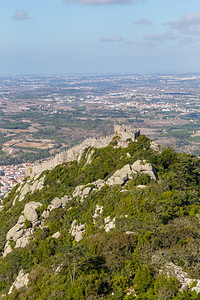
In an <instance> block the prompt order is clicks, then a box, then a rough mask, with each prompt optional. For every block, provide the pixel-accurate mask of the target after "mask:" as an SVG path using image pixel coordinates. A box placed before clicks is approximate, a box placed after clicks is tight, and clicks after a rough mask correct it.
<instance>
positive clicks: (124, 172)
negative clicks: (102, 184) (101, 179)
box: [107, 164, 132, 185]
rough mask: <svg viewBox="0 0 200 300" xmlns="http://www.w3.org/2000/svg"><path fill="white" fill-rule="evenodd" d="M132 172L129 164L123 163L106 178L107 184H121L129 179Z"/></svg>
mask: <svg viewBox="0 0 200 300" xmlns="http://www.w3.org/2000/svg"><path fill="white" fill-rule="evenodd" d="M131 173H132V170H131V167H130V165H129V164H128V165H125V166H124V167H123V168H121V169H120V170H117V171H116V172H115V173H114V174H113V175H112V176H111V177H110V178H109V179H108V180H107V184H108V185H114V184H119V185H123V184H124V183H125V182H126V181H127V180H128V179H130V178H131V177H130V175H131Z"/></svg>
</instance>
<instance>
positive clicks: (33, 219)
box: [3, 201, 42, 257]
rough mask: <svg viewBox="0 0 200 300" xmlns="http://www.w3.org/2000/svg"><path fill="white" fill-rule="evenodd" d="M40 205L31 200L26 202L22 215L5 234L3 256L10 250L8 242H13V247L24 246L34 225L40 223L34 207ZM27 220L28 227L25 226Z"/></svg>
mask: <svg viewBox="0 0 200 300" xmlns="http://www.w3.org/2000/svg"><path fill="white" fill-rule="evenodd" d="M40 206H42V204H41V203H40V202H34V201H31V202H29V203H27V204H26V205H25V207H24V211H23V212H22V215H20V217H19V219H18V221H17V223H16V224H15V225H14V226H13V227H12V228H10V230H9V231H8V233H7V235H6V240H7V242H6V245H5V247H4V253H3V257H5V256H6V255H7V254H8V253H10V252H12V247H11V244H10V242H11V241H13V242H15V245H14V247H15V248H24V247H26V245H27V244H28V243H29V241H30V238H31V237H32V235H33V233H34V231H35V227H36V226H39V225H40V223H41V222H40V221H39V220H38V215H37V212H36V209H37V208H38V207H40ZM26 221H28V222H29V223H30V224H29V225H30V227H29V228H26V226H25V222H26Z"/></svg>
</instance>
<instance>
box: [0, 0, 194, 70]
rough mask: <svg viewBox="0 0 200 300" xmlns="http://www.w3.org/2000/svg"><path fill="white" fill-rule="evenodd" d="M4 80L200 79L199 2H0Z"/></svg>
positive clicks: (46, 0) (102, 0)
mask: <svg viewBox="0 0 200 300" xmlns="http://www.w3.org/2000/svg"><path fill="white" fill-rule="evenodd" d="M0 4H1V9H0V20H1V21H0V22H1V23H0V24H1V30H0V74H2V75H3V74H8V75H9V74H55V73H57V74H59V73H62V74H63V73H65V74H72V73H123V74H125V73H138V72H143V73H155V72H200V0H6V1H5V0H0Z"/></svg>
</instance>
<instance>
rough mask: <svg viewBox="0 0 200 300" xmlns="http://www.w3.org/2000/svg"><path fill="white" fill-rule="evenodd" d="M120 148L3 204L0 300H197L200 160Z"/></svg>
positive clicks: (142, 147) (54, 174)
mask: <svg viewBox="0 0 200 300" xmlns="http://www.w3.org/2000/svg"><path fill="white" fill-rule="evenodd" d="M119 145H120V141H119V138H118V137H114V138H113V140H112V141H111V142H110V144H109V145H108V146H106V147H104V148H99V149H95V148H93V147H88V148H86V149H85V151H84V152H83V154H82V157H81V159H80V160H79V162H78V161H71V162H66V163H63V164H61V165H58V166H56V167H55V168H54V169H53V170H46V171H44V172H43V173H42V174H40V175H36V176H35V177H33V178H30V177H27V178H26V179H25V180H24V182H22V183H21V184H18V185H17V186H16V187H15V188H14V189H13V190H12V191H11V192H10V194H9V195H8V196H7V197H6V198H5V199H4V203H3V208H2V211H1V212H0V248H1V253H2V256H1V259H0V297H1V299H67V300H68V299H69V300H70V299H71V300H81V299H91V300H92V299H113V300H115V299H126V300H127V299H152V300H154V299H155V300H156V299H175V300H183V299H185V300H186V299H196V300H197V299H200V269H199V264H200V255H199V253H200V231H199V222H200V205H199V204H200V201H199V197H200V192H199V185H200V160H199V159H198V158H197V157H195V156H192V155H187V154H185V153H176V152H174V151H173V150H172V149H170V148H169V149H164V150H163V151H159V149H154V150H153V147H152V144H151V141H150V140H149V139H148V138H146V137H145V136H139V137H138V138H137V142H133V141H131V140H130V139H129V140H127V142H126V147H120V146H119ZM155 150H156V151H155ZM198 293H199V295H198Z"/></svg>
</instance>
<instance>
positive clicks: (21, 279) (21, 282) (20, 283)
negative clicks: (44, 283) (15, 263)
mask: <svg viewBox="0 0 200 300" xmlns="http://www.w3.org/2000/svg"><path fill="white" fill-rule="evenodd" d="M28 275H29V274H24V271H23V270H21V271H20V272H19V274H18V276H17V278H16V279H15V281H14V282H13V284H12V285H11V287H10V289H9V292H8V294H12V292H13V290H14V289H16V290H18V289H20V288H22V287H24V286H27V285H28V283H29V279H28Z"/></svg>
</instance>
